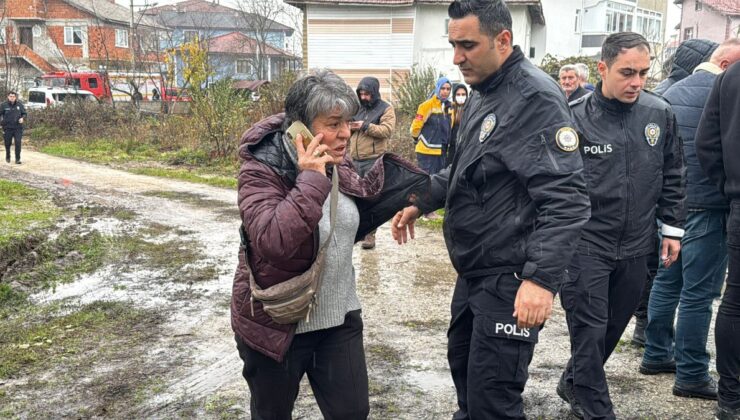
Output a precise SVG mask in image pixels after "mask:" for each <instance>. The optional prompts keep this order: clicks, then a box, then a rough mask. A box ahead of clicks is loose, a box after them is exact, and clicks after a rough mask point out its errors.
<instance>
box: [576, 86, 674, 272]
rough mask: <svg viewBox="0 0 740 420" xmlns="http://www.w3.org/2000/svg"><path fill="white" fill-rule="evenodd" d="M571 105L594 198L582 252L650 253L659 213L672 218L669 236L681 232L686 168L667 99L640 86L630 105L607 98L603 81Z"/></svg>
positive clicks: (623, 255)
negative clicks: (602, 90) (640, 90)
mask: <svg viewBox="0 0 740 420" xmlns="http://www.w3.org/2000/svg"><path fill="white" fill-rule="evenodd" d="M570 106H571V109H572V110H573V117H574V118H575V122H576V126H577V128H578V132H579V137H580V139H581V144H580V151H581V155H582V157H583V164H584V166H585V168H586V171H585V173H586V180H587V182H588V193H589V197H590V198H591V220H589V221H588V223H587V224H586V226H585V227H584V228H583V235H582V239H581V242H580V244H579V252H584V253H589V254H597V255H600V256H603V257H605V258H608V259H612V260H621V259H625V258H631V257H640V256H643V255H647V254H649V253H650V252H651V251H653V247H654V246H655V245H654V244H655V240H654V238H655V234H656V231H655V218H656V216H657V217H658V219H660V220H661V221H662V222H663V223H664V224H666V225H669V227H664V228H663V233H664V234H665V235H666V236H674V237H680V236H681V235H682V234H683V230H682V228H683V226H684V222H685V219H686V210H685V201H686V180H685V172H686V170H685V165H684V158H683V147H682V144H681V139H680V138H679V137H678V135H677V134H676V121H675V117H674V116H673V111H672V110H671V106H670V105H669V104H668V102H666V101H665V100H663V99H662V98H661V97H659V96H657V95H655V94H652V93H650V92H647V91H642V92H640V96H639V97H638V99H637V101H636V102H635V103H632V104H625V103H622V102H619V101H618V100H616V99H607V98H605V97H604V96H603V94H602V92H601V84H599V85H598V86H597V87H596V90H595V91H594V93H592V94H590V95H588V96H585V97H583V98H581V99H579V100H577V101H574V102H571V103H570ZM656 205H657V209H656Z"/></svg>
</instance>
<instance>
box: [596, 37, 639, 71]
mask: <svg viewBox="0 0 740 420" xmlns="http://www.w3.org/2000/svg"><path fill="white" fill-rule="evenodd" d="M636 47H645V48H646V49H647V50H648V52H650V43H649V42H648V41H647V39H645V37H644V36H642V35H640V34H638V33H634V32H617V33H616V34H611V35H609V36H608V37H606V39H605V40H604V44H602V45H601V61H603V62H605V63H606V65H607V66H609V67H611V65H612V64H614V62H615V61H617V56H618V55H619V54H621V53H622V50H629V49H632V48H636Z"/></svg>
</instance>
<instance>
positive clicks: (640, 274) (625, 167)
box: [561, 84, 686, 418]
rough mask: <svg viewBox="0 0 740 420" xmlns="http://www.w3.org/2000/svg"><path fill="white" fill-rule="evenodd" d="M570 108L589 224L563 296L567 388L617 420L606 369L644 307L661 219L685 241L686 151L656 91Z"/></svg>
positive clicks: (589, 100) (668, 232)
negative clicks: (637, 310) (649, 262)
mask: <svg viewBox="0 0 740 420" xmlns="http://www.w3.org/2000/svg"><path fill="white" fill-rule="evenodd" d="M570 106H571V109H572V110H573V117H574V119H575V123H576V126H577V129H578V133H579V137H580V139H581V144H580V151H581V155H582V157H583V164H584V168H585V175H586V180H587V183H588V193H589V197H590V199H591V219H590V220H589V221H588V223H587V224H586V226H585V227H584V228H583V234H582V237H581V240H580V242H579V244H578V250H577V252H576V255H575V256H574V257H573V260H572V262H571V266H570V269H569V270H568V272H569V280H568V281H567V282H565V283H564V284H563V288H562V290H561V299H562V303H563V307H564V308H565V310H566V317H567V321H568V327H569V330H570V336H571V359H570V361H569V362H568V366H567V368H566V371H565V373H564V374H563V379H564V382H565V383H563V384H562V386H567V387H572V388H571V389H572V391H573V392H574V394H575V398H576V401H577V402H578V403H580V405H581V406H582V408H583V411H584V414H585V417H586V418H614V411H613V409H612V403H611V400H610V399H609V391H608V388H607V384H606V378H605V375H604V369H603V365H604V363H606V360H607V359H608V358H609V355H610V354H611V353H612V351H613V350H614V348H615V346H616V345H617V342H618V341H619V338H620V337H621V335H622V333H623V332H624V329H625V328H626V326H627V324H628V323H629V320H630V318H631V316H632V313H633V312H634V310H635V308H636V306H637V304H638V302H639V300H640V296H641V292H642V288H643V284H644V281H645V278H646V276H647V260H646V256H647V255H649V254H650V253H651V252H652V251H653V248H654V246H655V240H654V238H655V235H656V231H655V229H656V228H655V218H656V216H657V218H658V219H660V220H661V221H662V222H663V224H664V226H663V228H662V232H663V235H664V236H667V237H674V238H680V237H681V236H682V235H683V230H682V227H683V224H684V220H685V218H686V211H685V209H684V201H685V197H686V191H685V179H684V173H685V169H684V160H683V149H682V146H681V142H680V139H679V138H678V136H677V134H676V124H675V118H674V116H673V111H672V110H671V107H670V105H668V103H667V102H665V101H664V100H663V99H661V98H660V97H658V96H657V95H654V94H652V93H649V92H645V91H643V92H641V93H640V96H639V98H638V100H637V101H636V102H635V103H633V104H625V103H622V102H619V101H617V100H615V99H607V98H605V97H604V96H603V94H602V92H601V84H599V86H597V87H596V91H595V92H594V93H593V94H591V95H588V96H586V97H584V98H581V99H579V100H578V101H575V102H571V104H570ZM656 205H657V209H656Z"/></svg>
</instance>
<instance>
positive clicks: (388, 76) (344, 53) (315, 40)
mask: <svg viewBox="0 0 740 420" xmlns="http://www.w3.org/2000/svg"><path fill="white" fill-rule="evenodd" d="M306 13H307V15H306V16H307V23H308V25H307V29H306V32H307V33H306V34H304V36H307V37H308V38H307V39H308V51H307V53H308V67H309V68H330V69H332V70H334V71H335V72H336V73H337V74H339V75H340V76H341V77H343V78H344V79H345V80H346V81H347V83H348V84H350V85H351V86H355V85H357V83H358V82H359V81H360V79H361V78H362V77H364V76H375V77H377V78H378V79H379V80H380V84H381V94H384V96H386V97H387V95H388V94H389V93H390V84H391V80H392V77H393V74H394V72H399V71H400V72H406V73H408V71H409V70H410V69H411V66H412V64H413V59H412V55H413V43H414V33H413V30H414V17H415V10H414V8H413V7H368V6H349V5H344V6H324V5H312V4H309V5H307V8H306Z"/></svg>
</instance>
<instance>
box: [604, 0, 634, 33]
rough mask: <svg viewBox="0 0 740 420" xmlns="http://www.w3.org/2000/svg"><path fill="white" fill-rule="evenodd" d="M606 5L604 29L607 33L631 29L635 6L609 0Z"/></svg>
mask: <svg viewBox="0 0 740 420" xmlns="http://www.w3.org/2000/svg"><path fill="white" fill-rule="evenodd" d="M606 5H607V11H606V31H607V32H609V33H613V32H628V31H631V30H632V17H633V15H634V13H635V8H634V7H632V6H627V5H625V4H621V3H614V2H611V1H610V2H607V3H606Z"/></svg>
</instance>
